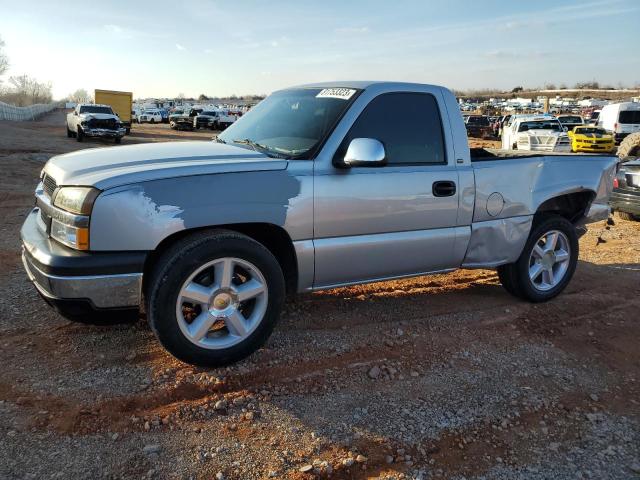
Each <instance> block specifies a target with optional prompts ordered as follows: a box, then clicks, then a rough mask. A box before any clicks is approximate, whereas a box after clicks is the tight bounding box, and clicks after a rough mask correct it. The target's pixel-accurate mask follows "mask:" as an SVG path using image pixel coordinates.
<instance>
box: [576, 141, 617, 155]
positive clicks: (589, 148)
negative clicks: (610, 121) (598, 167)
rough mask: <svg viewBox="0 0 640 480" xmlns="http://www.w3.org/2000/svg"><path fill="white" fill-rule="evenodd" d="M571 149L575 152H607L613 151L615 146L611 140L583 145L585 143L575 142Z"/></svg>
mask: <svg viewBox="0 0 640 480" xmlns="http://www.w3.org/2000/svg"><path fill="white" fill-rule="evenodd" d="M573 149H574V150H575V151H576V152H590V153H602V152H605V153H609V152H613V151H614V150H615V149H616V146H615V145H614V143H613V142H611V143H601V144H599V145H597V144H596V145H585V144H579V143H578V144H576V145H575V146H574V147H573Z"/></svg>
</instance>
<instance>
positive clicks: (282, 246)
mask: <svg viewBox="0 0 640 480" xmlns="http://www.w3.org/2000/svg"><path fill="white" fill-rule="evenodd" d="M217 229H223V230H230V231H233V232H237V233H241V234H243V235H246V236H247V237H249V238H251V239H253V240H255V241H256V242H258V243H260V244H261V245H263V246H264V247H266V248H267V249H268V250H269V251H270V252H271V253H272V254H273V256H274V257H275V258H276V260H277V261H278V263H279V264H280V268H282V273H283V275H284V279H285V287H286V292H287V294H293V293H295V292H296V291H297V288H298V261H297V256H296V252H295V248H294V245H293V241H292V240H291V237H290V236H289V234H288V233H287V231H286V230H285V229H284V228H282V227H280V226H278V225H275V224H272V223H232V224H225V225H214V226H207V227H198V228H191V229H186V230H181V231H179V232H175V233H173V234H171V235H169V236H168V237H166V238H164V239H163V240H162V241H161V242H160V243H159V244H158V246H157V247H156V248H155V249H154V250H153V251H151V252H150V253H149V255H147V258H146V260H145V264H144V271H143V276H142V278H143V291H145V290H146V284H145V280H144V279H145V278H147V279H148V278H150V275H149V274H150V273H151V271H152V269H153V267H154V265H155V264H156V262H157V261H158V259H159V258H160V257H161V256H162V254H163V253H164V252H166V251H167V249H169V248H170V247H171V246H172V245H173V244H175V243H176V242H178V241H180V240H182V239H184V238H186V237H188V236H190V235H193V234H194V233H198V232H202V231H206V230H217Z"/></svg>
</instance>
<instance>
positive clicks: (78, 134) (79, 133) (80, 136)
mask: <svg viewBox="0 0 640 480" xmlns="http://www.w3.org/2000/svg"><path fill="white" fill-rule="evenodd" d="M76 140H77V141H78V142H81V141H82V140H84V132H83V131H82V129H81V128H80V127H78V131H77V132H76Z"/></svg>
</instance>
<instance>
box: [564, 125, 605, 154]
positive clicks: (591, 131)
mask: <svg viewBox="0 0 640 480" xmlns="http://www.w3.org/2000/svg"><path fill="white" fill-rule="evenodd" d="M568 135H569V138H570V139H571V151H572V152H592V153H593V152H607V153H608V152H612V151H614V150H615V149H616V144H615V141H614V139H613V135H611V134H609V133H607V131H606V130H605V129H604V128H600V127H594V126H592V125H585V126H583V127H575V128H574V129H573V130H571V131H570V132H568Z"/></svg>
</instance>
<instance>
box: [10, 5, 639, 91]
mask: <svg viewBox="0 0 640 480" xmlns="http://www.w3.org/2000/svg"><path fill="white" fill-rule="evenodd" d="M639 14H640V1H637V0H583V1H578V0H563V1H558V0H535V1H514V0H506V1H503V0H485V1H480V0H445V1H443V0H436V1H432V0H421V1H420V0H416V1H406V0H395V1H388V0H384V1H377V0H376V1H348V0H346V1H345V0H343V1H324V2H313V1H305V0H297V1H290V2H278V1H275V0H271V1H243V0H235V1H229V0H226V1H216V0H209V1H207V0H187V1H184V2H180V1H179V2H176V1H159V0H156V1H145V0H140V1H136V0H130V1H120V0H110V1H102V2H94V1H91V0H89V1H84V2H72V1H62V0H61V1H50V0H46V1H45V0H23V1H22V2H15V1H13V0H0V36H1V37H2V38H3V39H4V41H5V42H6V52H7V54H8V55H9V59H10V62H11V68H10V71H9V74H11V75H17V74H21V73H28V74H30V75H32V76H34V77H36V78H38V79H40V80H42V81H51V82H52V84H53V90H54V96H56V97H58V98H60V97H63V96H64V95H66V94H68V93H70V92H72V91H74V90H75V89H77V88H86V89H87V90H90V91H91V90H93V89H94V88H106V89H118V90H130V91H133V92H134V95H135V96H136V97H145V96H176V95H178V94H179V93H184V94H185V95H187V96H197V95H199V94H200V93H205V94H209V95H230V94H237V95H243V94H250V93H258V94H260V93H269V92H271V91H273V90H275V89H278V88H282V87H286V86H289V85H296V84H300V83H307V82H314V81H325V80H344V79H358V80H363V79H376V80H399V81H414V82H424V83H437V84H442V85H446V86H448V87H450V88H457V89H471V88H488V87H497V88H512V87H514V86H516V85H524V86H530V87H533V86H540V85H543V84H544V83H546V82H553V83H555V84H556V85H559V84H561V83H565V84H567V85H569V86H571V85H573V84H574V83H575V82H577V81H584V80H594V79H595V80H598V81H600V82H602V83H610V84H613V85H617V84H618V83H620V82H621V83H623V84H626V85H633V84H638V83H640V34H639V33H640V29H639V27H638V20H637V19H638V18H639Z"/></svg>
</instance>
